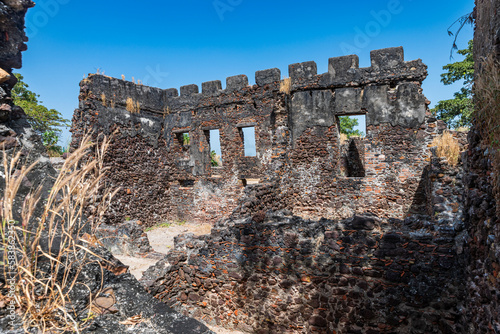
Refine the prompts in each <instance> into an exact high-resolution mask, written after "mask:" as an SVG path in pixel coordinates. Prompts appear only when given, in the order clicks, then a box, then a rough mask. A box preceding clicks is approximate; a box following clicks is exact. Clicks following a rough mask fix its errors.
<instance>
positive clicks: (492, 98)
mask: <svg viewBox="0 0 500 334" xmlns="http://www.w3.org/2000/svg"><path fill="white" fill-rule="evenodd" d="M474 102H475V104H476V114H475V120H476V124H475V126H476V128H477V129H478V130H479V131H480V132H481V134H482V137H483V143H482V144H483V145H484V146H485V147H488V148H490V152H491V154H492V161H493V163H492V165H493V192H494V194H495V199H496V201H497V203H500V63H499V62H498V61H497V60H496V55H495V54H492V55H490V56H489V57H488V58H487V59H486V60H485V61H484V62H483V63H482V69H481V72H480V73H479V74H478V75H477V76H476V80H475V82H474ZM497 208H498V209H497V213H499V214H500V206H498V207H497Z"/></svg>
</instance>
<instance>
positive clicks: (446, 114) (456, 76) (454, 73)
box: [431, 40, 474, 128]
mask: <svg viewBox="0 0 500 334" xmlns="http://www.w3.org/2000/svg"><path fill="white" fill-rule="evenodd" d="M457 53H458V54H460V55H462V56H465V59H464V60H462V61H458V62H454V63H451V64H448V65H445V66H443V70H445V71H446V72H445V73H443V74H441V82H442V83H444V84H445V85H451V84H453V83H455V82H457V81H460V80H463V87H462V88H461V89H460V91H458V92H456V93H455V94H454V98H453V99H450V100H444V101H439V102H438V103H437V104H436V106H435V107H434V108H433V109H432V110H431V112H432V113H433V114H434V115H436V117H437V118H438V119H441V120H443V121H444V122H446V124H448V126H449V127H451V128H457V127H462V126H465V127H468V126H470V125H471V117H472V111H473V110H474V104H473V102H472V83H473V80H474V58H473V41H472V40H471V41H469V45H468V47H467V49H464V50H458V51H457Z"/></svg>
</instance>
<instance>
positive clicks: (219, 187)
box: [71, 48, 445, 224]
mask: <svg viewBox="0 0 500 334" xmlns="http://www.w3.org/2000/svg"><path fill="white" fill-rule="evenodd" d="M371 62H372V65H371V67H368V68H359V60H358V57H357V56H346V57H338V58H331V59H330V60H329V70H328V72H327V73H324V74H317V66H316V63H314V62H305V63H300V64H293V65H290V66H289V75H290V79H289V80H290V81H289V82H288V84H289V85H288V86H289V87H288V88H287V87H286V86H287V85H286V83H287V82H286V80H285V81H281V80H280V77H281V73H280V71H279V70H278V69H270V70H264V71H259V72H257V73H256V75H255V82H256V85H254V86H249V85H248V78H247V77H246V76H245V75H239V76H234V77H230V78H227V80H226V88H225V89H222V83H221V82H220V81H211V82H205V83H203V84H202V91H201V92H199V88H198V86H196V85H188V86H183V87H181V88H180V94H179V91H178V90H177V89H166V90H162V89H158V88H152V87H146V86H142V85H136V84H134V83H131V82H126V81H123V80H119V79H113V78H109V77H106V76H102V75H90V76H89V77H88V78H87V79H85V80H83V81H82V82H81V84H80V85H81V94H80V106H79V109H77V110H76V112H75V115H74V118H73V127H72V130H71V131H72V132H73V139H74V140H77V139H78V138H79V137H81V136H82V134H83V133H84V132H85V131H87V130H93V131H94V132H95V133H99V134H100V133H104V134H109V135H110V134H112V133H114V140H113V142H112V145H111V148H110V151H109V152H110V153H109V155H108V157H107V166H108V167H110V168H111V169H112V170H113V173H112V175H111V176H110V177H109V179H108V183H109V185H110V186H112V187H120V188H121V190H120V192H119V193H118V195H117V197H116V199H117V200H116V202H115V203H114V204H113V207H112V208H111V212H110V214H109V217H108V218H109V220H110V222H111V223H113V222H120V221H122V220H123V218H124V217H125V216H128V217H131V218H135V219H140V220H142V221H145V222H146V223H147V224H153V223H154V222H159V221H162V220H167V219H181V220H184V219H190V220H201V219H203V220H208V221H212V222H213V221H216V220H217V219H221V218H224V217H228V216H229V215H230V214H231V213H233V212H234V214H235V215H236V216H238V215H246V214H248V213H249V212H250V211H256V210H264V211H267V210H273V209H274V210H276V209H289V210H291V211H292V212H293V213H294V214H297V215H300V216H303V217H309V218H320V217H327V218H338V217H348V216H350V215H352V214H353V213H362V212H366V211H370V212H373V213H375V214H377V215H379V216H384V217H399V218H403V217H405V216H406V215H407V214H410V213H428V212H427V211H428V210H427V211H426V209H425V208H426V207H427V206H428V205H427V204H426V203H427V202H428V200H429V199H428V198H426V197H425V196H424V197H422V196H420V197H421V198H422V203H415V201H414V200H415V196H416V194H417V192H419V191H420V190H419V189H421V188H422V184H426V181H425V180H423V179H422V178H423V177H425V170H426V167H427V166H428V165H429V163H430V158H431V155H430V151H429V149H428V146H429V143H430V142H431V140H432V138H433V137H434V136H435V135H436V134H438V133H440V132H442V130H443V129H444V128H445V126H444V123H442V122H439V121H437V120H436V119H434V118H432V117H430V114H428V113H427V107H426V103H427V102H426V99H425V97H424V96H423V95H422V92H421V82H422V81H423V80H424V79H425V77H426V75H427V72H426V66H425V65H424V64H423V63H422V62H421V60H416V61H404V56H403V49H402V48H391V49H383V50H376V51H372V53H371ZM345 115H365V116H366V125H367V131H366V137H365V138H362V139H359V140H355V141H353V142H352V145H351V142H348V143H347V145H348V149H343V148H342V147H343V145H344V144H342V143H341V142H340V136H339V117H340V116H345ZM214 130H216V133H218V136H219V138H218V139H219V140H220V149H221V152H222V156H221V157H215V158H216V159H215V160H216V162H214V159H212V158H213V154H212V151H213V149H214V142H213V134H212V132H213V131H214ZM247 131H251V132H253V133H254V135H255V142H254V144H255V154H248V153H247V150H246V149H247V148H245V145H248V144H247V143H245V141H246V140H247V139H245V133H248V132H247ZM211 140H212V142H211ZM346 161H347V162H346ZM353 161H357V162H356V163H354V164H353V163H352V162H353ZM427 193H429V191H427ZM252 196H256V197H252Z"/></svg>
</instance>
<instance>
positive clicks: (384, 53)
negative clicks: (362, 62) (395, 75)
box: [370, 46, 404, 71]
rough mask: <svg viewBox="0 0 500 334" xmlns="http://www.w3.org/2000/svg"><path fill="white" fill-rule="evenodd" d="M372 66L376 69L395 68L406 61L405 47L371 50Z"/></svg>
mask: <svg viewBox="0 0 500 334" xmlns="http://www.w3.org/2000/svg"><path fill="white" fill-rule="evenodd" d="M370 57H371V63H372V68H373V70H375V71H384V70H390V69H395V68H396V67H398V66H401V65H402V64H403V63H404V50H403V47H402V46H400V47H396V48H387V49H380V50H373V51H372V52H370Z"/></svg>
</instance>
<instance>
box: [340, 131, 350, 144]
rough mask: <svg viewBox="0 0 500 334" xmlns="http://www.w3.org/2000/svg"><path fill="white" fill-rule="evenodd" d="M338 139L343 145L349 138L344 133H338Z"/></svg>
mask: <svg viewBox="0 0 500 334" xmlns="http://www.w3.org/2000/svg"><path fill="white" fill-rule="evenodd" d="M339 139H340V145H344V144H345V143H346V142H347V141H348V140H349V137H347V135H346V134H345V133H340V136H339Z"/></svg>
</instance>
